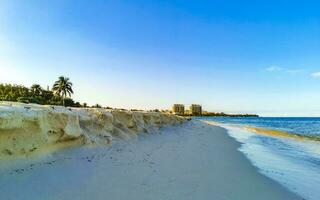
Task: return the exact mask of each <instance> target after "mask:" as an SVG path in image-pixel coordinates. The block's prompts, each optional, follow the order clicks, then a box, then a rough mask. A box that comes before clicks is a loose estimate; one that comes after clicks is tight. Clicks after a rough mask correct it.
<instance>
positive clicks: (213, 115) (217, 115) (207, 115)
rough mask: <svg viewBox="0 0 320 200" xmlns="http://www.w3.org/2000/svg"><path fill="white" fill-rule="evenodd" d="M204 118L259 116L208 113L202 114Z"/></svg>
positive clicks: (251, 115)
mask: <svg viewBox="0 0 320 200" xmlns="http://www.w3.org/2000/svg"><path fill="white" fill-rule="evenodd" d="M202 116H204V117H259V115H255V114H226V113H223V112H220V113H215V112H208V113H204V114H202Z"/></svg>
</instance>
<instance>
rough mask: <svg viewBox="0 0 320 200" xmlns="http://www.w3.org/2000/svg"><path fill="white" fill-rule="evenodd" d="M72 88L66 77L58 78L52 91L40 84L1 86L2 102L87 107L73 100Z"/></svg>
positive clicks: (0, 98) (0, 96)
mask: <svg viewBox="0 0 320 200" xmlns="http://www.w3.org/2000/svg"><path fill="white" fill-rule="evenodd" d="M72 86H73V84H72V82H70V79H69V78H67V77H64V76H60V77H59V78H58V80H57V81H56V82H55V83H54V84H53V87H52V89H51V90H48V89H47V90H46V89H43V88H42V87H41V86H40V85H39V84H33V85H32V86H31V87H30V88H28V87H25V86H23V85H12V84H0V100H1V101H14V102H21V103H36V104H42V105H63V106H69V107H86V106H87V105H86V103H84V104H80V103H79V102H75V101H74V100H73V99H72V98H71V96H72V94H73V93H74V92H73V89H72Z"/></svg>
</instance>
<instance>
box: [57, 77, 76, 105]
mask: <svg viewBox="0 0 320 200" xmlns="http://www.w3.org/2000/svg"><path fill="white" fill-rule="evenodd" d="M52 91H53V92H54V93H55V94H57V95H59V96H61V97H62V105H63V106H65V98H66V97H67V95H69V97H71V94H73V90H72V83H71V82H70V81H69V78H67V77H64V76H60V77H59V80H57V81H56V82H55V83H54V85H53V87H52Z"/></svg>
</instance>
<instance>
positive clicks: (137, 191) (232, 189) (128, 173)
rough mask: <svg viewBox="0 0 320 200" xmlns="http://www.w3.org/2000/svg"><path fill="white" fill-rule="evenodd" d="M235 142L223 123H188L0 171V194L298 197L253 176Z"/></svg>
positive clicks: (223, 199)
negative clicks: (216, 124) (221, 125)
mask: <svg viewBox="0 0 320 200" xmlns="http://www.w3.org/2000/svg"><path fill="white" fill-rule="evenodd" d="M239 146H240V144H239V143H237V142H236V141H234V140H233V139H232V138H231V137H229V136H228V135H227V133H226V130H225V129H223V128H220V127H216V126H210V125H206V124H204V123H202V122H198V121H192V122H187V123H185V124H183V125H180V126H178V127H167V128H162V129H160V132H158V133H154V134H150V135H139V137H137V138H135V139H133V140H131V141H124V140H116V141H114V142H113V145H112V146H111V147H99V148H98V147H97V148H86V147H81V148H76V149H69V150H64V151H60V152H57V153H55V154H53V155H52V156H50V157H48V158H45V159H43V160H41V161H37V162H36V163H34V164H30V163H28V164H25V165H24V167H20V168H19V169H16V170H9V171H8V170H4V171H1V173H0V194H1V199H5V200H29V199H30V200H31V199H32V200H44V199H46V200H58V199H59V200H69V199H75V200H82V199H83V200H88V199H90V200H105V199H115V200H122V199H133V200H135V199H137V200H144V199H145V200H158V199H159V200H160V199H161V200H170V199H172V200H180V199H181V200H188V199H190V200H196V199H197V200H206V199H208V200H212V199H215V200H250V199H254V200H264V199H265V200H277V199H279V200H295V199H302V198H300V197H298V196H296V195H295V194H293V193H291V192H289V191H288V190H286V189H285V188H284V187H282V186H281V185H279V184H278V183H276V182H274V181H272V180H271V179H269V178H267V177H265V176H263V175H261V174H260V173H258V172H257V169H256V168H255V167H253V166H252V165H251V163H250V162H249V161H248V160H247V159H246V157H245V156H244V155H243V154H242V153H240V152H239V151H238V150H237V149H238V148H239ZM30 162H31V161H30Z"/></svg>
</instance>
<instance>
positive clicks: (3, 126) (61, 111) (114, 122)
mask: <svg viewBox="0 0 320 200" xmlns="http://www.w3.org/2000/svg"><path fill="white" fill-rule="evenodd" d="M184 120H185V119H184V118H182V117H178V116H174V115H169V114H164V113H153V112H131V111H119V110H106V109H101V108H64V107H60V106H41V105H34V104H21V103H12V102H1V103H0V159H3V158H7V157H12V156H15V155H16V156H28V155H31V154H33V153H36V152H43V151H53V150H57V149H60V148H64V147H67V146H73V145H86V144H102V145H104V144H105V145H106V144H111V142H112V139H113V138H121V139H131V138H134V137H136V136H137V135H138V134H140V133H148V132H151V131H154V130H157V129H159V128H161V127H162V126H165V125H176V124H180V123H182V122H183V121H184Z"/></svg>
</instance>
